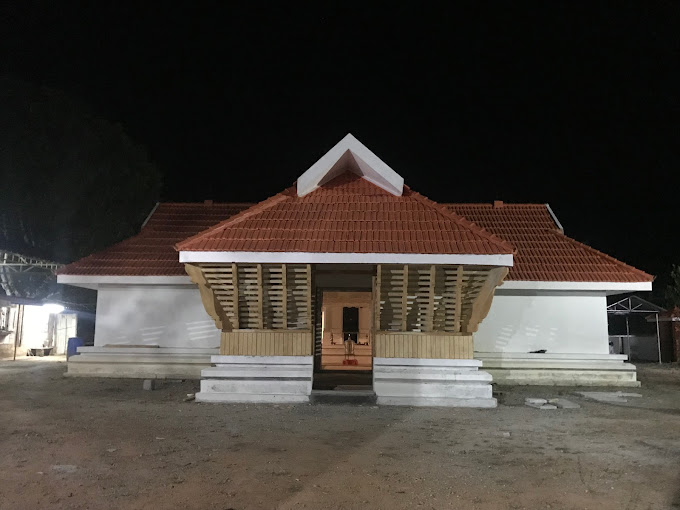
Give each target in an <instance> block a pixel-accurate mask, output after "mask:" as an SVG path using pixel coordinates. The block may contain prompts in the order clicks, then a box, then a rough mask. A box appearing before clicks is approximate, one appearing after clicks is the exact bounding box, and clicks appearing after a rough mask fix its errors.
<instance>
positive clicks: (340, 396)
mask: <svg viewBox="0 0 680 510" xmlns="http://www.w3.org/2000/svg"><path fill="white" fill-rule="evenodd" d="M310 400H311V402H312V404H350V405H375V403H376V395H375V392H374V391H373V390H354V389H352V390H312V394H311V398H310Z"/></svg>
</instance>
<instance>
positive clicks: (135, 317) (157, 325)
mask: <svg viewBox="0 0 680 510" xmlns="http://www.w3.org/2000/svg"><path fill="white" fill-rule="evenodd" d="M104 297H105V299H104V300H103V301H104V304H105V306H100V307H99V310H98V316H97V335H98V339H97V343H98V345H105V344H129V345H140V344H141V345H150V346H151V345H158V346H161V347H189V348H214V347H218V346H219V343H220V332H219V331H218V330H217V328H216V327H215V322H214V321H213V320H212V319H211V318H210V317H209V316H208V314H207V313H206V312H205V310H204V309H203V305H202V302H201V299H200V296H199V294H198V291H197V290H196V289H151V290H147V289H143V290H140V289H135V288H131V289H122V290H117V289H116V290H114V291H109V292H108V294H107V295H105V296H104Z"/></svg>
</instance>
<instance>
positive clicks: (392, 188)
mask: <svg viewBox="0 0 680 510" xmlns="http://www.w3.org/2000/svg"><path fill="white" fill-rule="evenodd" d="M348 169H349V170H351V171H352V172H354V173H355V174H357V175H359V176H361V177H363V178H364V179H366V180H367V181H369V182H372V183H373V184H375V185H376V186H378V187H380V188H382V189H384V190H385V191H388V192H390V193H392V194H393V195H396V196H401V194H402V193H403V192H404V178H403V177H402V176H401V175H399V174H398V173H397V172H395V171H394V170H392V169H391V168H390V167H389V166H388V165H387V164H386V163H385V162H384V161H382V160H381V159H380V158H379V157H378V156H376V155H375V154H373V152H371V150H370V149H369V148H368V147H366V146H365V145H364V144H363V143H361V142H360V141H359V140H357V139H356V138H355V137H354V136H352V134H350V133H348V134H347V136H345V137H344V138H343V139H342V140H340V141H339V142H338V143H337V144H336V145H335V146H334V147H333V148H332V149H331V150H329V151H328V152H327V153H326V154H324V155H323V156H321V158H320V159H319V160H318V161H317V162H316V163H314V164H313V165H312V166H311V167H309V169H308V170H307V171H306V172H305V173H303V174H302V175H301V176H300V177H298V180H297V194H298V196H299V197H302V196H304V195H306V194H308V193H311V192H312V191H314V190H315V189H317V188H318V187H320V186H323V185H324V184H325V183H326V182H328V181H330V180H331V179H334V178H335V177H337V176H338V175H340V174H341V173H342V172H344V171H346V170H348Z"/></svg>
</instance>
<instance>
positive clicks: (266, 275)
mask: <svg viewBox="0 0 680 510" xmlns="http://www.w3.org/2000/svg"><path fill="white" fill-rule="evenodd" d="M187 273H189V275H191V277H192V279H193V280H194V282H195V283H197V284H198V285H199V287H202V289H203V291H204V292H205V291H207V292H209V293H212V296H213V297H214V300H215V301H216V306H215V308H217V311H216V312H215V313H216V315H218V316H219V317H224V319H226V320H225V321H223V322H229V324H230V325H231V328H228V327H223V329H225V330H228V329H235V330H238V329H253V330H270V329H272V330H286V329H298V330H299V329H305V330H308V329H311V328H312V321H311V316H312V314H311V297H312V296H311V266H310V265H309V264H201V265H198V266H196V265H191V264H187ZM209 313H210V312H209ZM227 326H228V325H227Z"/></svg>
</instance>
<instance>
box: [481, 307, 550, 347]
mask: <svg viewBox="0 0 680 510" xmlns="http://www.w3.org/2000/svg"><path fill="white" fill-rule="evenodd" d="M512 308H513V309H512V313H511V314H508V315H509V316H508V317H504V318H503V320H502V324H503V325H502V326H501V328H500V329H498V330H497V332H496V334H495V335H494V338H495V342H494V351H501V352H530V351H535V350H538V349H548V350H553V349H552V348H551V347H554V346H555V345H556V344H557V341H558V334H559V327H557V326H556V325H555V324H556V322H557V321H556V320H553V318H552V317H548V318H546V317H545V316H544V315H543V316H540V315H538V314H539V311H538V310H537V309H536V308H535V307H534V306H533V305H532V306H528V307H527V306H520V305H519V304H514V303H513V305H512ZM538 316H540V317H541V318H542V319H543V323H541V322H539V321H537V320H536V318H537V317H538ZM482 324H483V322H482ZM508 346H511V347H510V348H509V349H508Z"/></svg>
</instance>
